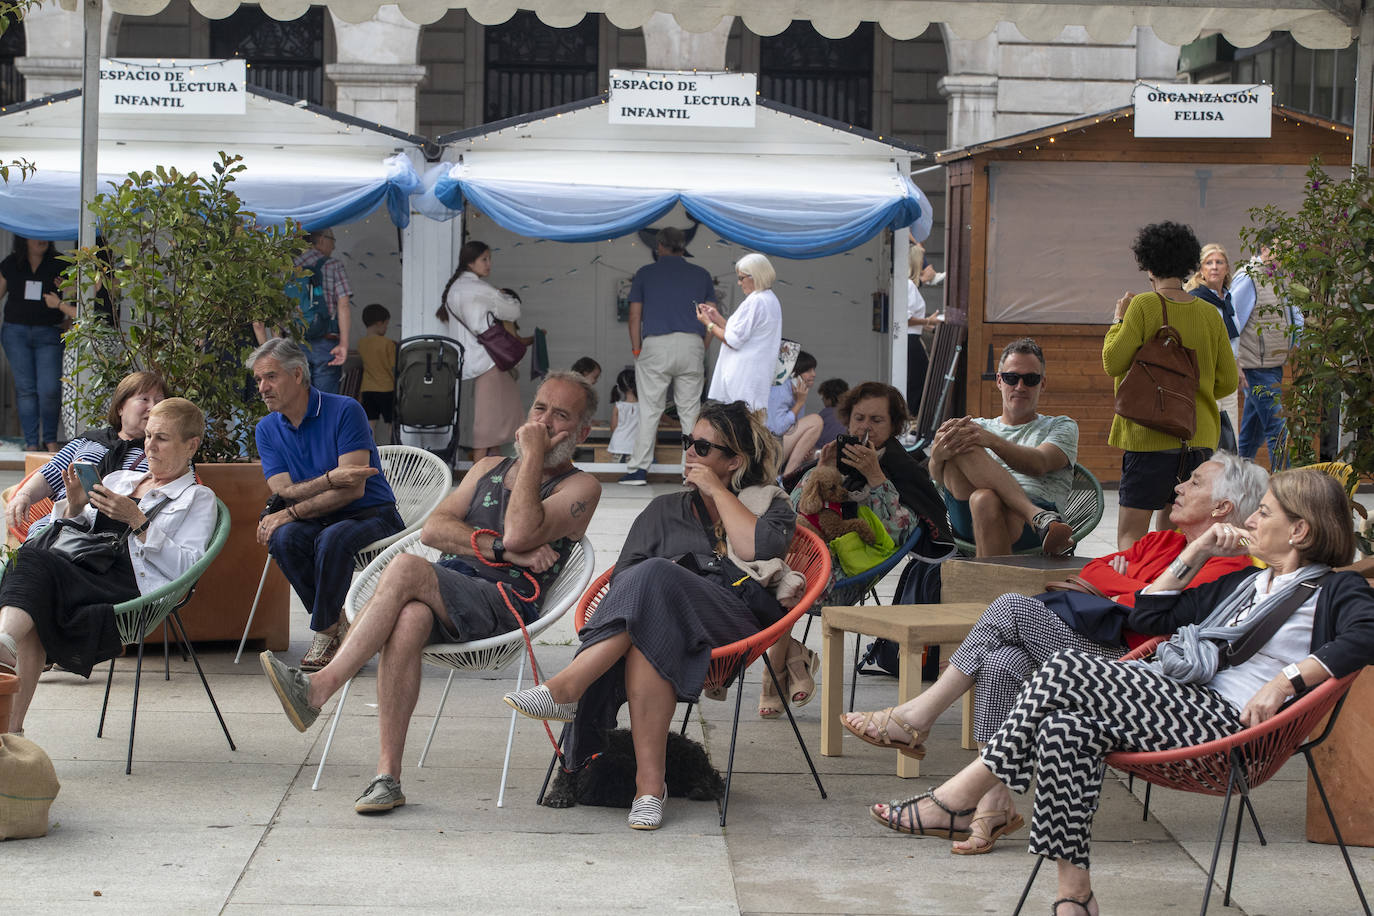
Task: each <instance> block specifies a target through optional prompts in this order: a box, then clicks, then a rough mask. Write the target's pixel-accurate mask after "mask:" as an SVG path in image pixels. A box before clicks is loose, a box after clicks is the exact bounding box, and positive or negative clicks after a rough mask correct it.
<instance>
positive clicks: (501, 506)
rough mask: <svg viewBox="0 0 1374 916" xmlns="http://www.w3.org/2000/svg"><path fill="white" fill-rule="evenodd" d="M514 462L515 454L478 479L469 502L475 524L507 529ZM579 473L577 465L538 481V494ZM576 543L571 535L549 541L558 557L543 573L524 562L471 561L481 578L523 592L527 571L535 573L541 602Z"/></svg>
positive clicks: (542, 496) (546, 495)
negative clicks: (493, 563)
mask: <svg viewBox="0 0 1374 916" xmlns="http://www.w3.org/2000/svg"><path fill="white" fill-rule="evenodd" d="M514 464H515V459H514V458H506V459H505V460H503V461H502V462H501V463H500V464H498V465H497V466H496V467H495V468H493V469H492V470H490V471H488V472H487V473H486V474H484V475H483V476H482V479H481V480H479V481H478V482H477V487H476V489H474V490H473V492H472V503H471V504H470V505H469V506H468V514H467V519H466V521H467V523H468V524H469V525H471V526H472V527H474V528H490V529H492V530H493V531H504V530H505V518H506V505H507V504H508V503H509V502H510V490H509V489H507V488H506V483H505V481H506V475H507V474H508V473H510V469H511V467H512V466H513V465H514ZM576 473H578V470H577V468H570V469H569V470H567V471H565V472H564V473H562V474H558V475H556V476H554V477H550V478H549V479H548V480H546V481H544V482H543V483H542V484H540V485H539V498H540V499H548V498H549V496H550V495H551V494H552V493H553V491H554V490H555V489H556V488H557V486H558V484H559V482H560V481H562V480H564V479H565V478H567V477H570V476H572V475H573V474H576ZM576 543H577V542H576V541H575V540H573V539H572V538H559V539H558V540H556V541H553V542H552V543H550V544H549V546H550V547H552V548H553V550H554V553H556V554H558V559H557V560H555V561H554V563H553V565H552V566H550V567H549V568H548V569H546V570H544V571H543V572H542V573H536V572H532V571H530V570H526V569H525V568H524V567H522V566H502V567H496V568H494V567H491V566H487V565H486V564H485V563H483V562H482V561H481V560H476V559H474V560H473V561H472V566H473V567H474V568H475V569H476V571H477V575H478V576H480V577H481V578H483V579H487V580H488V581H491V582H507V583H510V584H511V585H512V586H513V587H514V588H515V589H516V590H517V591H518V592H519V593H520V594H522V595H524V594H528V593H529V589H530V585H529V582H528V581H527V580H526V579H525V576H524V573H526V572H529V573H530V575H532V576H534V580H535V581H536V582H538V583H539V600H538V601H536V602H535V604H536V605H540V606H542V605H543V603H544V596H545V595H546V594H547V593H548V590H549V586H550V585H552V584H553V581H554V580H555V579H557V578H558V574H559V573H561V572H562V571H563V566H564V564H566V563H567V561H568V555H569V554H571V553H572V549H573V545H574V544H576Z"/></svg>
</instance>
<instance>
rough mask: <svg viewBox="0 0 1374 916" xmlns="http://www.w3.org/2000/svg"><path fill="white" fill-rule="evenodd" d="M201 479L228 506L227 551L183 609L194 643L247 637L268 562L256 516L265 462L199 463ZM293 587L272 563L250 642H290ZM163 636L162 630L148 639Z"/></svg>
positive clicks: (279, 645)
mask: <svg viewBox="0 0 1374 916" xmlns="http://www.w3.org/2000/svg"><path fill="white" fill-rule="evenodd" d="M196 470H197V471H198V472H199V473H200V479H201V482H202V483H204V484H205V485H206V486H207V487H209V488H210V489H212V490H214V491H215V495H216V496H218V497H219V498H220V499H221V500H223V501H224V504H225V505H226V506H228V507H229V518H230V522H231V524H232V527H231V528H230V530H229V540H228V542H227V543H225V545H224V550H222V551H221V552H220V555H219V556H218V557H217V558H216V559H215V562H214V563H212V564H210V568H209V569H208V570H206V572H205V575H204V576H202V577H201V580H200V584H199V585H198V586H196V593H195V595H194V596H193V597H192V598H191V601H190V603H188V604H187V605H186V607H184V608H182V609H181V619H182V620H183V621H184V622H185V624H186V631H187V634H188V635H189V636H190V637H191V640H192V641H193V642H196V643H204V642H229V641H232V642H234V643H235V644H237V643H238V641H239V639H240V638H241V637H242V636H243V626H244V624H245V623H246V622H247V621H248V611H249V610H250V609H251V608H252V606H253V595H254V593H255V592H256V591H257V588H258V579H259V578H260V577H261V576H262V566H263V563H265V562H266V561H267V548H266V547H264V546H262V545H260V544H258V542H257V538H256V537H255V534H254V533H255V531H256V530H257V525H258V515H259V514H260V513H261V512H262V507H263V506H264V505H265V504H266V502H267V495H268V490H267V481H266V480H264V479H263V476H262V464H261V462H257V461H253V462H235V463H228V464H199V463H198V464H197V465H196ZM290 603H291V589H290V586H289V585H288V584H287V581H286V578H285V577H284V576H282V574H281V571H280V570H278V569H277V566H276V564H273V565H272V568H271V571H270V572H269V573H268V575H267V584H266V585H265V586H264V587H263V591H262V600H261V601H259V602H258V612H257V614H256V615H255V616H254V618H253V629H252V630H251V631H250V632H249V634H248V644H249V646H250V647H251V646H255V645H256V646H258V647H259V648H263V647H265V648H268V649H272V650H281V649H285V648H286V647H287V644H288V643H289V642H290V631H291V627H290V621H289V619H288V617H287V615H288V613H289V612H290ZM161 639H162V634H161V631H160V630H159V631H158V632H156V633H154V634H152V635H151V636H149V637H148V642H149V643H152V642H156V641H160V640H161Z"/></svg>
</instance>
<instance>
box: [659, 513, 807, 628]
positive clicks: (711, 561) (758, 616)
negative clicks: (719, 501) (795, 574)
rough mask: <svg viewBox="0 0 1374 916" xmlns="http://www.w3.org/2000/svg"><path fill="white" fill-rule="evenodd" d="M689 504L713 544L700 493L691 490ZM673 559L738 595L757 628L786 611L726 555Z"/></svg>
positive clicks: (765, 626) (699, 555)
mask: <svg viewBox="0 0 1374 916" xmlns="http://www.w3.org/2000/svg"><path fill="white" fill-rule="evenodd" d="M692 505H693V506H694V507H695V508H696V511H697V518H698V520H699V521H700V522H701V527H702V529H703V530H704V531H705V532H706V540H707V542H708V543H710V544H713V545H714V544H715V543H716V533H715V532H714V531H712V530H711V525H710V522H709V521H708V520H709V519H710V517H711V516H710V513H708V512H707V511H706V502H705V501H704V500H703V499H702V498H701V494H700V493H696V492H693V493H692ZM673 562H674V563H676V564H677V565H678V566H681V567H682V568H683V569H687V570H691V571H692V572H694V573H696V574H697V575H698V576H701V577H702V578H703V579H708V580H710V581H712V582H714V583H716V584H717V585H719V586H721V587H722V588H725V589H728V590H730V591H732V592H734V593H735V594H737V595H739V597H740V599H741V600H742V601H743V602H744V603H745V604H746V605H747V606H748V607H749V610H750V612H752V613H753V615H754V620H755V621H756V622H757V623H758V625H759V629H765V628H767V627H770V626H772V625H773V624H775V623H777V622H778V621H779V620H781V619H782V618H783V615H784V614H785V613H786V612H785V611H784V610H783V607H782V605H781V604H780V603H779V602H778V599H777V598H776V597H774V595H773V593H772V592H770V591H769V590H768V589H766V588H764V587H763V586H762V585H760V584H759V583H758V582H756V581H755V580H754V577H753V576H751V575H749V573H747V572H745V571H744V570H742V569H740V568H739V567H738V566H736V565H735V564H734V563H733V562H732V561H731V560H730V559H729V558H728V557H724V556H721V555H720V554H719V553H718V552H714V551H713V552H712V553H684V554H681V555H679V556H677V557H674V558H673Z"/></svg>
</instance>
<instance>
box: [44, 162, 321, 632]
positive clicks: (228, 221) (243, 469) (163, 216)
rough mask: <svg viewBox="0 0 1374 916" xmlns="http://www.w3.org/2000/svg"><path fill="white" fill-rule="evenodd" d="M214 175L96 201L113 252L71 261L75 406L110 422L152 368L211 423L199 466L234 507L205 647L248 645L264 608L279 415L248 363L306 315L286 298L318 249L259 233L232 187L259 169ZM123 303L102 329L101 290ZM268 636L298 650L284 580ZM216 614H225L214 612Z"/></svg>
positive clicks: (277, 582)
mask: <svg viewBox="0 0 1374 916" xmlns="http://www.w3.org/2000/svg"><path fill="white" fill-rule="evenodd" d="M219 155H220V158H219V161H218V162H216V163H214V165H213V169H212V174H208V175H198V174H196V173H194V172H192V173H190V174H182V173H181V172H178V171H177V170H175V169H164V168H162V167H159V168H157V169H156V170H154V171H149V172H142V173H130V174H129V176H128V177H127V178H126V179H125V180H124V181H123V182H121V183H120V184H118V185H116V186H112V187H110V188H109V189H107V190H106V191H104V192H103V193H101V194H98V195H97V196H96V198H95V199H94V200H93V201H92V202H91V205H90V209H91V214H92V216H93V218H94V220H95V224H96V226H97V229H98V231H99V233H100V243H99V244H97V245H96V246H94V247H90V248H80V249H77V250H75V251H73V252H72V253H71V254H70V255H68V256H67V259H68V260H70V261H71V262H72V263H73V264H74V265H75V269H74V270H72V271H70V272H69V274H68V277H69V280H68V283H69V294H70V295H72V297H73V298H74V299H75V300H76V301H77V302H78V303H79V308H80V312H79V316H80V317H79V318H78V320H77V321H76V323H75V325H74V326H73V328H72V329H71V331H69V332H68V333H67V335H66V342H67V346H68V348H69V349H70V350H72V351H74V354H75V357H74V364H73V366H74V370H75V371H74V377H73V378H72V379H71V381H72V383H73V396H74V407H75V409H76V413H77V415H78V416H80V417H98V416H100V415H101V414H102V413H103V411H104V408H105V403H106V398H107V397H108V395H109V392H110V391H111V390H112V389H113V387H114V384H115V383H116V382H117V381H118V380H119V379H120V378H121V377H123V376H124V375H126V374H127V373H129V372H132V371H135V370H139V369H151V370H154V371H157V372H159V373H161V375H162V376H163V378H165V379H166V380H167V390H168V392H169V393H170V394H177V395H180V396H182V397H186V398H190V399H191V400H192V401H194V402H195V403H196V404H197V405H198V406H199V407H200V408H201V409H202V410H203V411H204V412H205V416H206V433H205V439H204V441H203V442H202V444H201V447H200V453H199V455H198V456H197V470H198V472H199V474H200V477H201V480H202V482H203V483H205V484H206V485H208V486H210V487H211V488H212V489H214V490H215V493H216V494H217V495H218V496H219V497H220V499H222V500H224V502H225V503H226V504H227V505H228V506H229V508H230V511H231V517H232V519H233V529H232V531H231V534H230V540H229V543H228V544H227V545H226V546H225V549H224V552H223V554H222V555H221V556H220V558H219V560H218V561H217V562H216V563H215V565H214V566H213V567H211V569H210V571H209V572H208V573H207V574H206V576H205V579H204V580H203V581H202V583H201V588H200V589H199V590H198V591H197V595H196V599H195V601H193V602H192V604H191V605H190V606H189V607H188V609H187V613H186V614H185V619H186V624H187V627H188V629H189V630H190V631H191V634H192V636H193V637H194V638H197V639H201V640H211V639H237V638H238V637H239V635H240V634H241V633H242V630H243V622H244V619H245V618H246V615H247V612H248V608H249V606H250V605H251V604H252V601H253V591H254V589H256V587H257V580H256V577H254V576H252V575H245V573H244V570H248V569H259V568H261V566H262V563H263V561H264V559H265V556H266V553H265V548H263V547H262V546H260V545H258V544H257V542H256V540H255V538H254V529H255V527H256V522H257V517H258V513H259V511H260V510H261V509H262V506H263V504H264V502H265V501H266V498H267V493H268V491H267V485H266V482H265V481H264V480H263V476H262V468H261V465H260V464H259V463H257V462H256V461H255V460H253V459H255V458H256V452H257V450H256V445H255V443H254V441H253V435H252V432H253V425H254V424H255V423H256V422H257V421H258V419H260V418H261V417H262V416H263V415H264V414H265V413H266V408H265V407H264V405H263V404H262V402H261V400H260V399H259V398H258V397H257V394H256V391H255V390H254V388H253V386H252V379H251V377H250V375H249V373H248V371H247V370H246V369H245V368H244V366H243V361H244V359H245V358H246V357H247V355H248V354H249V353H250V352H251V351H252V349H253V346H254V339H253V335H252V324H251V323H252V322H253V321H255V320H257V321H263V322H265V323H266V324H267V325H268V326H269V327H273V326H275V327H288V328H289V327H293V326H296V325H297V324H298V321H299V315H300V313H299V309H298V307H297V305H296V303H295V301H294V300H293V299H291V298H290V297H288V296H287V295H286V293H285V291H284V290H285V287H286V285H287V284H288V283H289V282H290V281H291V279H292V278H294V277H295V276H296V274H297V271H296V269H295V268H294V267H293V266H292V261H293V258H294V257H295V256H296V255H297V254H299V253H300V252H301V251H303V250H304V248H305V244H306V243H305V240H304V238H303V237H302V236H301V234H300V232H299V230H298V227H297V226H295V225H293V224H290V223H288V225H286V226H281V227H276V226H263V225H259V224H258V223H257V221H256V219H255V218H254V215H253V214H252V213H251V212H247V211H245V210H243V209H242V208H241V206H240V201H239V198H238V196H237V195H236V194H235V193H234V191H233V188H232V185H233V181H234V177H235V175H237V174H238V173H239V172H241V171H243V169H244V168H245V166H244V165H243V164H242V162H241V157H238V156H229V155H227V154H225V153H220V154H219ZM102 288H103V289H108V290H113V291H114V292H115V295H114V297H113V300H114V304H115V308H116V312H115V315H116V318H117V320H116V321H115V323H114V324H113V325H111V324H109V323H107V322H106V321H104V320H103V319H102V318H100V317H98V316H97V314H96V312H95V303H96V297H97V291H98V289H102ZM271 581H272V583H273V591H274V592H275V594H271V595H269V593H268V592H264V595H263V602H262V605H261V607H260V609H259V614H258V618H259V619H262V620H264V622H266V623H268V624H270V626H269V627H267V628H266V629H263V628H260V627H259V625H258V623H257V621H256V620H255V622H254V633H255V634H256V635H258V636H265V637H266V638H267V640H268V642H269V643H270V644H271V645H273V647H276V646H281V647H283V648H284V647H285V643H286V635H287V626H286V602H287V600H288V593H287V589H286V585H285V580H284V579H282V578H281V576H280V574H279V573H275V572H274V573H273V576H272V580H271ZM212 602H213V607H211V606H210V605H211V603H212Z"/></svg>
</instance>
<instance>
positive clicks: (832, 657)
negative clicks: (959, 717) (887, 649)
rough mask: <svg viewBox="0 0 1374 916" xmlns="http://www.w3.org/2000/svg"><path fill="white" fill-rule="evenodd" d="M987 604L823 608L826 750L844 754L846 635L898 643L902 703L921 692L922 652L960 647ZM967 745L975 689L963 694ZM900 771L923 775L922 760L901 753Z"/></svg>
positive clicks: (823, 748)
mask: <svg viewBox="0 0 1374 916" xmlns="http://www.w3.org/2000/svg"><path fill="white" fill-rule="evenodd" d="M985 610H987V605H986V604H983V603H978V602H962V603H954V604H896V605H889V606H886V607H884V606H882V605H860V606H853V605H844V606H840V607H827V608H824V609H822V611H821V657H822V659H823V660H824V666H823V670H824V672H825V674H824V676H823V679H822V681H821V753H822V754H824V755H825V756H827V757H841V756H843V755H844V751H843V749H842V748H841V741H842V739H843V737H844V734H845V732H844V728H843V726H841V725H840V713H841V712H842V711H843V710H842V708H841V707H842V706H843V698H844V671H845V661H846V659H845V654H844V634H845V632H846V631H848V632H852V633H865V634H867V635H869V636H878V637H881V638H883V639H890V640H892V641H893V642H895V643H896V644H897V653H898V658H899V659H900V662H901V674H900V675H899V676H898V679H897V703H898V704H901V703H905V702H906V701H907V700H910V699H911V698H912V697H915V696H916V695H917V694H919V693H920V692H921V652H922V650H923V649H924V648H925V647H926V646H935V645H939V646H957V645H958V644H959V643H961V642H963V640H964V637H966V636H968V634H969V630H971V629H973V625H974V624H975V623H977V622H978V618H979V617H980V616H982V613H983V611H985ZM962 744H963V747H964V748H966V749H968V750H972V749H974V748H975V747H976V746H977V745H976V744H975V743H974V741H973V691H971V690H970V691H969V692H968V693H965V694H964V727H963V732H962ZM897 775H898V776H903V777H911V776H920V775H921V762H920V761H919V760H915V759H913V758H911V757H908V756H906V755H905V754H898V755H897Z"/></svg>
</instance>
